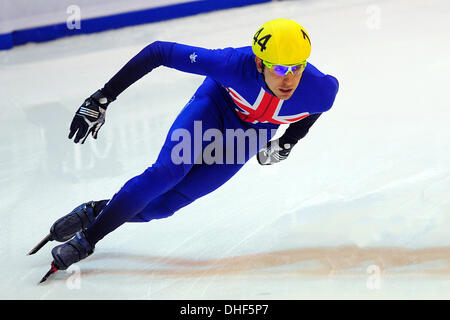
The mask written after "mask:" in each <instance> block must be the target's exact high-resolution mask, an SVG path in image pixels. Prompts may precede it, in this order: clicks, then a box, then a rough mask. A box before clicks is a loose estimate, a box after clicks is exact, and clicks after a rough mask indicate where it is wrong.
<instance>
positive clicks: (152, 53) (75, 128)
mask: <svg viewBox="0 0 450 320" xmlns="http://www.w3.org/2000/svg"><path fill="white" fill-rule="evenodd" d="M241 58H242V57H241V56H240V55H239V54H238V53H237V52H236V51H235V50H234V49H232V48H227V49H216V50H211V49H205V48H200V47H192V46H188V45H182V44H178V43H174V42H162V41H156V42H153V43H151V44H149V45H148V46H146V47H145V48H144V49H142V50H141V51H140V52H139V53H138V54H137V55H136V56H134V57H133V58H132V59H131V60H130V61H128V62H127V63H126V64H125V65H124V66H123V67H122V68H121V69H120V70H119V71H118V72H117V73H116V74H115V75H114V76H113V77H112V78H111V79H110V80H109V81H108V82H107V83H106V84H105V85H104V87H103V88H102V89H99V90H98V91H96V92H95V93H94V94H93V95H91V96H90V97H89V98H87V99H86V100H85V102H84V103H83V104H82V105H81V107H80V108H79V109H78V110H77V112H76V113H75V116H74V118H73V120H72V123H71V125H70V133H69V139H71V138H72V137H75V138H74V142H75V143H78V142H79V141H81V143H84V141H85V140H86V138H87V136H88V135H89V134H90V133H92V136H93V137H94V138H95V139H96V138H97V134H98V130H99V129H100V127H101V126H102V125H103V124H104V122H105V113H106V108H107V107H108V105H109V104H110V103H111V102H112V101H114V100H116V98H117V96H118V95H120V94H121V93H122V92H123V91H125V89H127V88H128V87H129V86H131V85H132V84H133V83H134V82H136V81H137V80H139V79H140V78H142V77H143V76H145V75H146V74H147V73H149V72H150V71H152V70H153V69H155V68H157V67H159V66H162V65H164V66H167V67H170V68H175V69H177V70H180V71H184V72H189V73H195V74H199V75H205V76H210V77H212V78H214V79H216V80H218V81H220V82H221V83H222V84H223V85H229V84H231V83H232V82H233V80H234V79H235V78H239V77H242V76H244V77H245V76H248V75H249V72H250V71H249V70H248V68H246V67H245V63H244V61H243V59H241Z"/></svg>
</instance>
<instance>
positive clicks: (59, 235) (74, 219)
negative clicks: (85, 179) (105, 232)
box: [50, 200, 108, 242]
mask: <svg viewBox="0 0 450 320" xmlns="http://www.w3.org/2000/svg"><path fill="white" fill-rule="evenodd" d="M107 203H108V200H101V201H89V202H86V203H83V204H82V205H79V206H78V207H76V208H75V209H73V210H72V212H70V213H69V214H67V215H65V216H64V217H62V218H59V219H58V220H56V221H55V223H53V225H52V227H51V228H50V235H51V237H52V240H56V241H59V242H64V241H67V240H69V239H71V238H73V236H74V235H75V234H76V233H77V232H79V231H82V230H85V229H86V228H87V227H88V226H89V225H90V224H91V223H92V222H94V220H95V218H96V217H97V216H98V215H99V214H100V212H101V211H102V210H103V209H104V208H105V207H106V204H107Z"/></svg>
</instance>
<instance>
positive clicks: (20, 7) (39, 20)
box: [0, 0, 194, 34]
mask: <svg viewBox="0 0 450 320" xmlns="http://www.w3.org/2000/svg"><path fill="white" fill-rule="evenodd" d="M188 2H194V1H186V0H150V1H149V0H76V1H74V0H45V1H43V0H40V1H29V0H2V2H1V11H0V34H1V33H6V32H11V31H13V30H21V29H28V28H32V27H39V26H46V25H52V24H57V23H62V22H66V21H67V20H68V19H69V18H70V15H71V14H73V13H74V12H75V11H74V10H73V8H74V7H77V8H79V12H80V14H81V16H82V18H83V19H89V18H94V17H102V16H107V15H113V14H118V13H123V12H130V11H137V10H143V9H149V8H156V7H162V6H168V5H172V4H179V3H188Z"/></svg>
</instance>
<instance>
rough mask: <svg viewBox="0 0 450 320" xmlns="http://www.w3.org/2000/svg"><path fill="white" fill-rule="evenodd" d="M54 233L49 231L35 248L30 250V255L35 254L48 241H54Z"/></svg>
mask: <svg viewBox="0 0 450 320" xmlns="http://www.w3.org/2000/svg"><path fill="white" fill-rule="evenodd" d="M52 240H53V239H52V235H51V234H50V233H49V234H48V235H47V236H46V237H45V238H44V239H42V240H41V242H39V243H38V244H37V245H36V246H35V247H34V248H33V249H31V251H30V252H28V255H29V256H30V255H32V254H35V253H36V252H38V251H39V250H40V249H41V248H42V247H43V246H44V245H45V244H46V243H47V242H49V241H52Z"/></svg>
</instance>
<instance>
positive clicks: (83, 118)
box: [69, 89, 114, 143]
mask: <svg viewBox="0 0 450 320" xmlns="http://www.w3.org/2000/svg"><path fill="white" fill-rule="evenodd" d="M112 101H114V99H110V98H108V97H107V96H106V95H105V94H104V93H103V91H102V90H101V89H100V90H97V91H96V92H95V93H94V94H93V95H91V96H90V97H89V98H87V99H86V100H85V101H84V103H83V104H82V105H81V107H80V108H79V109H78V110H77V112H76V113H75V116H74V117H73V120H72V123H71V124H70V133H69V139H72V137H73V136H74V135H75V133H76V136H75V139H74V140H73V141H74V142H75V143H78V142H79V141H80V140H81V139H83V140H82V141H81V143H84V141H85V140H86V138H87V136H88V135H89V133H91V132H92V137H94V139H97V134H98V130H100V128H101V126H102V125H103V124H104V123H105V113H106V109H107V108H108V105H109V104H110V103H111V102H112ZM77 131H78V132H77Z"/></svg>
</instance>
